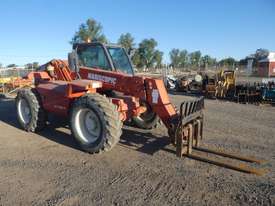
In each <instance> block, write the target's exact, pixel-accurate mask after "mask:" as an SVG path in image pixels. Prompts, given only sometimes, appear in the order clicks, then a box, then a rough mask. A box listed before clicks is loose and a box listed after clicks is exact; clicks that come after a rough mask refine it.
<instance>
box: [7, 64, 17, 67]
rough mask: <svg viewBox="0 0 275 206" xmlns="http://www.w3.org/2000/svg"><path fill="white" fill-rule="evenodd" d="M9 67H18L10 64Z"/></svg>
mask: <svg viewBox="0 0 275 206" xmlns="http://www.w3.org/2000/svg"><path fill="white" fill-rule="evenodd" d="M7 67H17V65H16V64H9V65H8V66H7Z"/></svg>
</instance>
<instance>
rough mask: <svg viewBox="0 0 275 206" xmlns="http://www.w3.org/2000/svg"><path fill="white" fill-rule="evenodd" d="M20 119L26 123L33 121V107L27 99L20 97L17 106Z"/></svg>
mask: <svg viewBox="0 0 275 206" xmlns="http://www.w3.org/2000/svg"><path fill="white" fill-rule="evenodd" d="M17 110H18V114H19V118H20V120H21V121H22V122H23V123H24V124H29V123H30V121H31V109H30V106H29V104H28V102H27V101H26V100H25V99H20V100H19V101H18V106H17Z"/></svg>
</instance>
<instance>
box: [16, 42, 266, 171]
mask: <svg viewBox="0 0 275 206" xmlns="http://www.w3.org/2000/svg"><path fill="white" fill-rule="evenodd" d="M29 78H30V79H32V80H33V82H34V86H33V87H31V88H28V89H21V90H20V91H19V92H18V95H17V97H16V107H17V114H18V120H19V123H20V125H21V126H22V127H23V128H24V129H25V130H26V131H31V132H35V131H39V130H41V129H43V128H44V127H45V126H46V122H47V114H48V113H53V114H55V115H59V116H62V117H65V118H68V119H69V122H70V128H71V131H72V134H73V136H74V138H75V139H76V141H77V142H78V143H79V145H80V146H81V148H82V149H83V150H85V151H87V152H89V153H99V152H104V151H109V150H110V149H112V148H113V147H114V146H115V145H116V144H117V143H118V141H119V139H120V136H121V133H122V123H123V122H125V121H129V120H131V121H132V122H133V123H134V124H135V125H136V126H138V127H140V128H143V129H151V128H152V127H154V126H156V125H157V123H158V121H159V120H161V121H162V122H163V124H164V125H165V127H166V128H167V131H168V135H169V138H170V140H171V143H173V144H174V145H175V146H176V154H177V155H178V156H179V157H181V156H183V155H185V156H189V157H192V158H194V159H199V160H205V161H207V162H211V163H213V164H217V165H220V166H225V167H229V168H231V169H235V170H239V171H243V172H247V173H254V174H261V172H260V171H259V170H256V169H252V168H248V167H244V166H242V167H239V166H235V165H231V164H228V163H225V162H218V161H214V160H209V159H206V158H205V156H199V155H194V154H193V153H192V150H193V149H196V150H199V149H200V150H201V151H204V152H205V151H208V152H211V153H215V154H218V155H222V156H227V157H231V158H235V159H240V160H244V161H250V162H259V161H258V160H255V159H251V158H244V157H240V156H236V155H232V154H228V153H224V152H219V151H214V150H208V149H203V148H200V147H199V145H200V140H201V139H202V136H203V118H204V117H203V108H204V99H203V97H200V98H197V99H194V100H191V101H185V102H183V103H182V104H181V106H180V111H179V112H178V111H177V110H176V109H175V107H174V106H173V105H172V103H171V102H170V99H169V96H168V94H167V91H166V88H165V86H164V83H163V81H162V80H161V79H153V78H149V77H140V76H135V75H134V73H133V67H132V64H131V61H130V59H129V57H128V55H127V53H126V52H125V50H124V49H123V48H121V47H119V46H116V45H106V44H101V43H97V42H93V43H80V44H75V45H74V46H73V51H72V52H71V53H69V55H68V61H64V60H52V61H50V62H48V63H47V64H45V65H43V66H42V67H41V71H38V72H33V73H31V74H29ZM191 153H192V154H191Z"/></svg>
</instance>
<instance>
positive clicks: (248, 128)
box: [0, 95, 275, 206]
mask: <svg viewBox="0 0 275 206" xmlns="http://www.w3.org/2000/svg"><path fill="white" fill-rule="evenodd" d="M171 99H172V101H173V102H174V103H175V104H179V103H180V102H181V101H183V100H185V99H186V97H184V96H182V95H171ZM205 122H206V124H205V129H204V145H206V146H211V147H212V146H213V147H216V148H222V149H225V150H227V151H231V152H236V153H241V154H243V155H246V156H250V155H252V156H255V157H257V158H259V159H266V160H268V161H267V163H265V164H263V165H261V166H260V167H261V168H267V169H268V170H269V172H268V173H267V174H266V175H264V176H256V175H249V174H244V173H240V172H237V171H233V170H230V169H225V168H221V167H218V166H214V165H211V164H207V163H204V162H200V161H197V160H192V159H189V158H183V159H179V158H178V157H176V155H175V154H174V148H173V146H171V145H169V141H168V139H167V138H165V136H166V131H165V128H164V127H163V126H162V127H160V128H158V129H154V130H152V131H143V130H138V129H133V128H131V127H124V131H123V135H122V137H121V141H120V143H119V144H118V145H117V146H116V147H115V148H114V149H113V150H112V151H110V152H108V153H104V154H102V155H89V154H86V153H84V152H82V151H80V150H79V148H78V146H77V145H76V143H75V141H74V140H73V138H72V137H71V136H70V131H69V129H68V126H66V124H64V122H63V123H59V120H55V121H54V122H53V123H52V124H51V125H49V126H48V127H47V129H45V130H44V131H43V132H41V133H40V134H33V133H27V132H24V131H22V130H21V129H20V128H19V126H18V123H17V121H16V111H15V107H14V101H13V99H0V139H1V142H0V205H5V206H6V205H11V206H15V205H211V206H212V205H250V206H251V205H275V171H274V168H275V149H274V148H275V107H271V106H254V105H240V104H236V103H232V102H226V101H218V100H206V109H205ZM228 161H231V160H228ZM252 166H255V167H259V166H257V165H256V164H255V165H253V164H252Z"/></svg>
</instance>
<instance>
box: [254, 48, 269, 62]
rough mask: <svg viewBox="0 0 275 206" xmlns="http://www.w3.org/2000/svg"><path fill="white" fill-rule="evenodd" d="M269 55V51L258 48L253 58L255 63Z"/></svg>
mask: <svg viewBox="0 0 275 206" xmlns="http://www.w3.org/2000/svg"><path fill="white" fill-rule="evenodd" d="M268 54H269V51H268V50H267V49H263V48H260V49H257V50H256V52H255V54H254V56H255V59H256V61H260V60H262V59H264V58H266V57H267V56H268Z"/></svg>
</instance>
